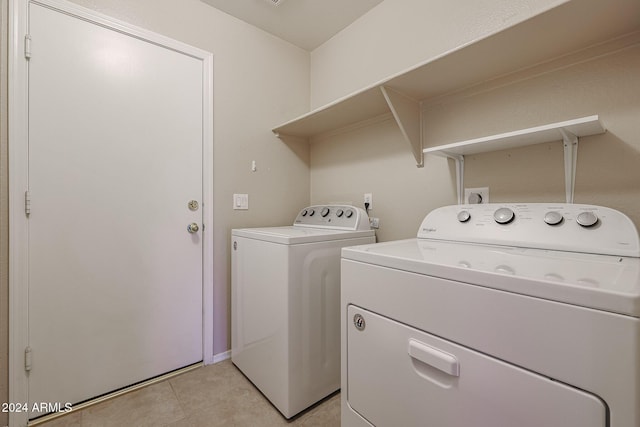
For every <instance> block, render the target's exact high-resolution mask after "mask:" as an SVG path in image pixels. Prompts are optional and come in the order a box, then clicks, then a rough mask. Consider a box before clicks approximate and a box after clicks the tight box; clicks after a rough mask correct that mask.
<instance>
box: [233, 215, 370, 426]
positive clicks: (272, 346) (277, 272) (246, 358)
mask: <svg viewBox="0 0 640 427" xmlns="http://www.w3.org/2000/svg"><path fill="white" fill-rule="evenodd" d="M374 242H375V232H374V230H371V229H370V226H369V218H368V216H367V214H366V212H365V211H364V210H362V209H360V208H357V207H354V206H310V207H308V208H305V209H303V210H302V211H300V213H299V214H298V215H297V217H296V219H295V221H294V223H293V225H292V226H287V227H268V228H246V229H235V230H233V231H232V239H231V245H232V248H231V253H232V256H231V264H232V265H231V359H232V361H233V363H234V364H235V365H236V366H237V367H238V368H239V369H240V370H241V371H242V372H243V373H244V374H245V375H246V376H247V378H249V379H250V380H251V382H253V384H254V385H255V386H256V387H257V388H258V389H259V390H260V391H261V392H262V393H263V394H264V395H265V396H266V397H267V398H268V399H269V400H270V401H271V403H273V405H274V406H275V407H276V408H278V410H279V411H280V412H281V413H282V414H283V415H284V416H285V417H286V418H291V417H292V416H294V415H296V414H297V413H299V412H300V411H302V410H304V409H306V408H307V407H309V406H311V405H313V404H314V403H316V402H318V401H319V400H321V399H322V398H324V397H326V396H328V395H329V394H331V393H333V392H335V391H336V390H338V389H339V388H340V250H341V248H343V247H345V246H353V245H362V244H366V243H374Z"/></svg>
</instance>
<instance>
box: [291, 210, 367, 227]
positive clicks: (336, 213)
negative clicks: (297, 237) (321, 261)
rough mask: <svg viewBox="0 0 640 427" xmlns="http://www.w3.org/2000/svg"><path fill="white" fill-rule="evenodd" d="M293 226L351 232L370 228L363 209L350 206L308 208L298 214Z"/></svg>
mask: <svg viewBox="0 0 640 427" xmlns="http://www.w3.org/2000/svg"><path fill="white" fill-rule="evenodd" d="M293 225H294V226H297V227H315V228H335V229H337V230H353V231H357V230H369V229H370V228H371V227H370V225H369V216H368V215H367V213H366V212H365V211H364V209H362V208H358V207H355V206H351V205H315V206H308V207H306V208H304V209H302V210H301V211H300V212H299V213H298V216H296V219H295V221H294V222H293Z"/></svg>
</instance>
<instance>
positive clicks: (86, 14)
mask: <svg viewBox="0 0 640 427" xmlns="http://www.w3.org/2000/svg"><path fill="white" fill-rule="evenodd" d="M30 2H31V3H36V4H39V5H41V6H45V7H48V8H51V9H54V10H57V11H60V12H62V13H65V14H68V15H71V16H75V17H78V18H80V19H83V20H86V21H89V22H93V23H95V24H98V25H101V26H104V27H107V28H111V29H114V30H115V31H118V32H121V33H124V34H127V35H130V36H132V37H136V38H138V39H141V40H145V41H148V42H151V43H154V44H156V45H160V46H163V47H166V48H168V49H172V50H175V51H178V52H181V53H184V54H186V55H189V56H191V57H194V58H196V59H199V60H201V61H202V70H203V82H202V86H203V90H204V93H203V105H202V114H203V117H202V123H203V130H202V134H203V149H202V170H203V178H202V179H203V182H202V189H203V200H202V209H203V212H202V215H203V223H204V225H205V226H206V228H204V229H203V232H204V233H203V253H202V257H203V258H202V268H203V272H202V277H203V307H202V312H203V328H202V329H203V337H202V338H203V341H202V342H203V359H204V363H205V364H210V363H213V361H214V355H213V191H212V190H213V55H212V54H211V53H209V52H206V51H204V50H201V49H198V48H194V47H192V46H189V45H186V44H184V43H181V42H178V41H176V40H173V39H170V38H168V37H165V36H162V35H160V34H157V33H154V32H151V31H148V30H145V29H142V28H139V27H136V26H133V25H130V24H128V23H126V22H123V21H120V20H116V19H113V18H111V17H108V16H105V15H103V14H100V13H97V12H94V11H92V10H90V9H86V8H84V7H81V6H78V5H76V4H74V3H70V2H68V1H65V0H31V1H29V0H9V17H10V20H9V69H8V79H9V93H8V103H9V106H8V110H9V111H8V112H9V402H13V403H26V402H28V401H29V400H28V377H27V374H26V371H25V369H24V367H25V349H26V347H27V346H28V345H29V329H28V326H29V325H28V319H29V313H28V308H29V304H28V302H29V301H28V290H29V288H28V285H29V282H28V277H29V257H28V256H29V245H28V242H29V239H28V237H29V226H28V219H27V216H26V215H25V192H26V191H27V190H28V188H29V146H28V142H29V140H28V136H29V135H28V133H29V127H28V125H29V104H28V102H29V98H28V93H29V92H28V83H29V81H28V71H29V65H28V60H27V59H26V54H25V52H26V51H25V45H26V43H25V36H26V35H27V34H29V13H28V12H29V3H30ZM27 421H28V414H27V413H11V414H9V425H10V426H26V424H27Z"/></svg>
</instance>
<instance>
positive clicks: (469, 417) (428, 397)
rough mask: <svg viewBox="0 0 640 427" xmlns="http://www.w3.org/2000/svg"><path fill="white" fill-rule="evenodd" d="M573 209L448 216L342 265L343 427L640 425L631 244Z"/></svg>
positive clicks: (592, 212) (620, 224) (513, 207)
mask: <svg viewBox="0 0 640 427" xmlns="http://www.w3.org/2000/svg"><path fill="white" fill-rule="evenodd" d="M638 240H639V239H638V232H637V230H636V228H635V226H634V225H633V223H632V222H631V221H630V220H629V219H628V218H627V217H626V216H625V215H624V214H622V213H620V212H618V211H614V210H612V209H608V208H604V207H597V206H589V205H579V204H501V205H497V204H486V205H459V206H448V207H443V208H439V209H436V210H434V211H433V212H431V213H430V214H429V215H427V216H426V218H425V219H424V220H423V222H422V224H421V226H420V229H419V231H418V237H417V239H409V240H402V241H395V242H385V243H379V244H374V245H364V246H358V247H352V248H346V249H343V251H342V297H341V298H342V300H341V316H342V426H343V427H352V426H371V425H374V426H377V427H387V426H403V427H411V426H437V427H469V426H474V427H540V426H545V427H554V426H555V427H596V426H597V427H605V426H607V427H640V258H639V256H640V245H639V241H638Z"/></svg>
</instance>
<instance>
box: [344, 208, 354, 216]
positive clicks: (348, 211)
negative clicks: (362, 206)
mask: <svg viewBox="0 0 640 427" xmlns="http://www.w3.org/2000/svg"><path fill="white" fill-rule="evenodd" d="M344 215H345V216H346V217H347V218H351V217H352V216H353V211H352V210H351V209H347V211H346V212H345V213H344Z"/></svg>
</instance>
